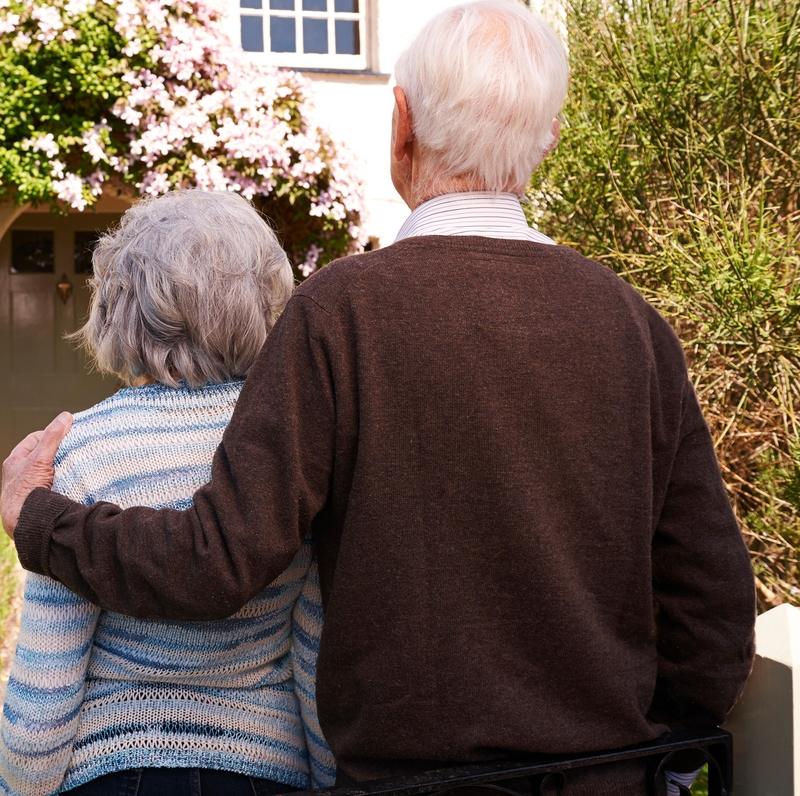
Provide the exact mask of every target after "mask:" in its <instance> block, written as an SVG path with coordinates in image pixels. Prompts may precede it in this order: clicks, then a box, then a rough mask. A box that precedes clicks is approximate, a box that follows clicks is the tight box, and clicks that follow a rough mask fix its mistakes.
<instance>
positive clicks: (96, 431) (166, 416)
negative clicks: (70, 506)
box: [56, 379, 244, 463]
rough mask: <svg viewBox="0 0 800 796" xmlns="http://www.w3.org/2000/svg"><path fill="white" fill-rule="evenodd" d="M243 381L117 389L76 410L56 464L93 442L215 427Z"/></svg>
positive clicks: (229, 408)
mask: <svg viewBox="0 0 800 796" xmlns="http://www.w3.org/2000/svg"><path fill="white" fill-rule="evenodd" d="M243 384H244V382H243V380H241V379H235V380H230V381H225V382H222V383H221V384H207V385H206V386H204V387H198V388H191V387H185V386H182V387H168V386H166V385H164V384H158V383H156V384H147V385H145V386H142V387H123V388H121V389H119V390H118V391H117V392H116V393H114V395H112V396H110V397H109V398H106V399H105V400H103V401H100V403H98V404H95V405H94V406H92V407H90V408H89V409H86V410H84V411H82V412H77V413H76V414H75V415H74V421H73V424H72V428H71V429H70V432H69V434H67V436H66V438H65V439H64V442H63V443H62V445H61V447H60V448H59V451H58V456H57V457H56V463H58V462H59V460H60V459H61V458H63V456H64V455H66V454H67V453H69V452H70V451H72V450H74V449H76V448H78V447H80V446H82V445H85V444H87V443H88V442H91V441H92V440H94V439H98V438H99V439H109V438H114V437H121V436H124V435H125V434H130V433H143V432H147V431H154V430H161V431H166V430H169V431H172V432H174V433H179V434H180V433H185V432H186V431H188V430H191V429H192V428H202V427H203V426H204V425H206V424H212V425H214V424H216V423H217V422H218V421H219V417H220V416H228V417H229V416H230V414H231V413H232V412H233V408H234V406H235V405H236V401H237V399H238V397H239V392H240V391H241V389H242V385H243Z"/></svg>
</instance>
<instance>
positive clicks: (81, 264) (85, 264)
mask: <svg viewBox="0 0 800 796" xmlns="http://www.w3.org/2000/svg"><path fill="white" fill-rule="evenodd" d="M99 237H100V233H99V232H94V231H93V232H76V233H75V273H76V274H91V273H92V252H93V251H94V247H95V246H96V245H97V240H98V238H99Z"/></svg>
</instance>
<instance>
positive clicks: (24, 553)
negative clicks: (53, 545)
mask: <svg viewBox="0 0 800 796" xmlns="http://www.w3.org/2000/svg"><path fill="white" fill-rule="evenodd" d="M69 505H70V501H69V499H68V498H65V497H64V496H63V495H59V494H57V493H56V492H51V491H50V490H49V489H45V488H44V487H38V488H36V489H34V490H33V492H31V493H30V495H28V497H27V498H26V499H25V502H24V503H23V504H22V511H21V512H20V514H19V520H18V521H17V527H16V528H15V529H14V544H15V545H16V546H17V555H18V556H19V562H20V564H22V566H23V567H24V568H25V569H27V570H28V571H30V572H36V573H38V574H39V575H47V576H48V577H52V575H51V574H50V567H49V558H50V556H49V551H50V539H51V537H52V535H53V530H54V528H55V521H56V520H57V519H58V517H59V516H60V515H61V514H62V513H63V512H64V510H65V509H66V508H67V507H68V506H69Z"/></svg>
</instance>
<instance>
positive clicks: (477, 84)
mask: <svg viewBox="0 0 800 796" xmlns="http://www.w3.org/2000/svg"><path fill="white" fill-rule="evenodd" d="M395 75H396V79H397V85H398V86H400V88H402V89H403V91H404V92H405V94H406V98H407V100H408V105H409V109H410V112H411V118H412V123H413V127H414V136H415V138H416V140H417V142H418V144H419V147H420V150H421V152H422V153H423V154H424V155H425V156H426V157H427V158H430V160H431V162H432V163H433V164H434V168H435V169H436V170H437V171H438V172H439V173H440V174H441V175H442V177H444V178H454V177H459V178H464V177H466V178H468V179H470V180H471V181H472V182H475V183H477V187H479V188H481V189H483V190H489V191H508V190H512V189H520V188H522V187H524V186H525V185H526V184H527V182H528V180H529V179H530V176H531V174H533V171H534V170H535V169H536V167H537V166H538V165H539V163H541V161H542V159H543V158H544V156H545V154H546V152H547V150H548V147H549V146H550V145H552V143H553V135H552V132H551V125H552V121H553V118H554V117H555V116H557V115H558V112H559V111H560V109H561V105H562V104H563V102H564V97H565V95H566V92H567V81H568V77H569V66H568V64H567V56H566V53H565V50H564V46H563V44H562V43H561V40H560V39H559V38H558V36H557V35H556V33H555V32H554V31H553V30H552V28H550V26H549V25H548V24H547V23H546V22H545V21H544V20H543V19H542V18H541V17H539V16H537V15H536V14H534V13H533V12H531V11H530V10H529V9H527V8H525V7H524V6H523V5H522V4H521V3H520V2H518V0H479V2H474V3H468V4H466V5H460V6H454V7H453V8H449V9H447V10H446V11H443V12H442V13H441V14H438V15H437V16H435V17H434V18H433V19H432V20H430V22H428V23H427V25H425V27H424V28H423V29H422V31H421V32H420V33H419V35H418V36H417V37H416V38H415V39H414V41H413V42H412V44H411V46H410V47H409V48H408V49H407V50H406V51H405V52H404V53H403V54H402V55H401V56H400V59H399V61H398V62H397V65H396V67H395Z"/></svg>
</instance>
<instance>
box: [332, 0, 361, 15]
mask: <svg viewBox="0 0 800 796" xmlns="http://www.w3.org/2000/svg"><path fill="white" fill-rule="evenodd" d="M333 10H334V11H338V12H339V13H340V14H357V13H358V0H334V4H333Z"/></svg>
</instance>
